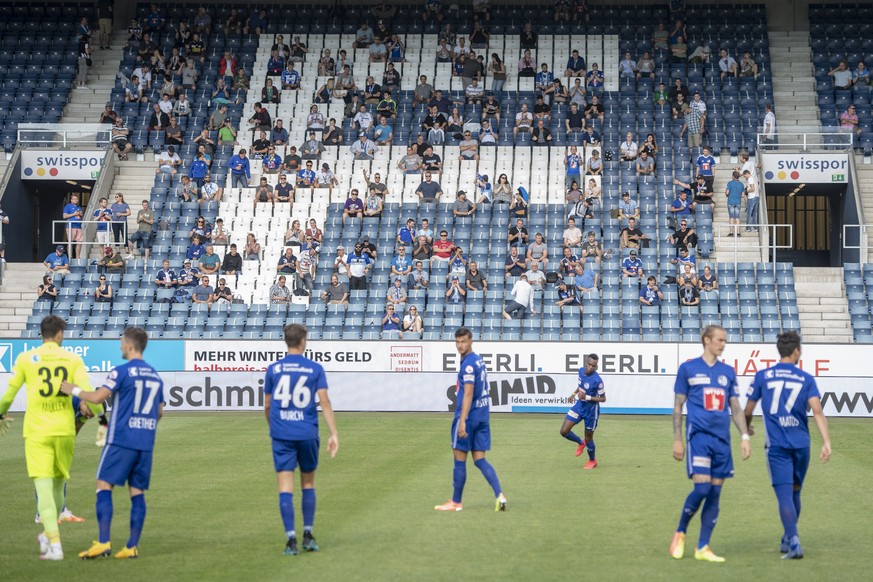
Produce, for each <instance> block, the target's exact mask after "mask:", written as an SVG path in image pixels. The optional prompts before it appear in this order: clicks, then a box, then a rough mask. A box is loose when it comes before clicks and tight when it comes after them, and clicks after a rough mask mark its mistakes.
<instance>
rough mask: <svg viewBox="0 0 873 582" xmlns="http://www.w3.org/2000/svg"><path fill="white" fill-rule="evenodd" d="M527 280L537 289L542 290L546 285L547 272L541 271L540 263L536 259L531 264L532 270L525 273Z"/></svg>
mask: <svg viewBox="0 0 873 582" xmlns="http://www.w3.org/2000/svg"><path fill="white" fill-rule="evenodd" d="M524 275H525V277H527V282H528V283H530V286H531V287H533V288H534V289H536V290H537V291H542V290H543V288H544V287H545V285H546V274H545V273H543V272H542V271H540V265H539V263H537V262H536V261H534V262H532V263H531V264H530V270H528V272H527V273H525V274H524Z"/></svg>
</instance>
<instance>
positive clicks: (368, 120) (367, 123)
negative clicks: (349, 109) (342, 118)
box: [352, 105, 373, 136]
mask: <svg viewBox="0 0 873 582" xmlns="http://www.w3.org/2000/svg"><path fill="white" fill-rule="evenodd" d="M352 121H353V122H354V123H357V124H358V127H360V130H361V132H362V133H365V134H367V135H368V136H369V135H370V134H371V133H372V131H373V129H372V128H373V114H372V113H370V112H369V111H367V106H366V105H361V108H360V109H359V110H358V112H357V113H355V117H354V119H353V120H352Z"/></svg>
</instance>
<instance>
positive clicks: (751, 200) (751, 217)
mask: <svg viewBox="0 0 873 582" xmlns="http://www.w3.org/2000/svg"><path fill="white" fill-rule="evenodd" d="M743 177H744V178H745V179H746V194H745V196H746V231H747V232H749V231H755V232H757V230H758V226H757V225H758V196H759V193H758V179H757V178H756V177H755V173H754V172H750V171H749V170H746V171H744V172H743Z"/></svg>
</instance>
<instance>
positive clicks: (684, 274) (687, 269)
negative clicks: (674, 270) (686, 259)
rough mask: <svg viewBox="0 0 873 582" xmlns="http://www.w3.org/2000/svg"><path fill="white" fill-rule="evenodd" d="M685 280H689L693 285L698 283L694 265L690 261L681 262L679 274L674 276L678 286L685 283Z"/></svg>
mask: <svg viewBox="0 0 873 582" xmlns="http://www.w3.org/2000/svg"><path fill="white" fill-rule="evenodd" d="M686 281H691V284H692V285H694V286H695V287H698V286H699V283H700V281H699V280H698V278H697V273H696V272H695V271H694V267H693V266H692V265H691V264H690V263H685V264H683V265H682V270H681V271H680V273H679V276H678V277H676V283H677V284H678V285H679V286H682V285H685V282H686Z"/></svg>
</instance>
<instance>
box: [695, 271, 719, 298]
mask: <svg viewBox="0 0 873 582" xmlns="http://www.w3.org/2000/svg"><path fill="white" fill-rule="evenodd" d="M697 287H698V289H699V290H700V291H701V292H707V293H712V292H713V291H715V292H716V293H717V292H718V278H717V277H716V276H715V275H714V274H713V273H712V269H710V268H709V265H707V266H705V267H703V275H701V276H700V278H699V279H698V281H697Z"/></svg>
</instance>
